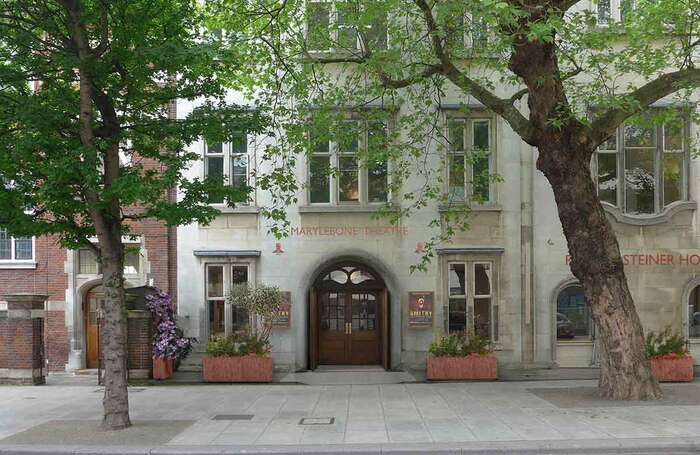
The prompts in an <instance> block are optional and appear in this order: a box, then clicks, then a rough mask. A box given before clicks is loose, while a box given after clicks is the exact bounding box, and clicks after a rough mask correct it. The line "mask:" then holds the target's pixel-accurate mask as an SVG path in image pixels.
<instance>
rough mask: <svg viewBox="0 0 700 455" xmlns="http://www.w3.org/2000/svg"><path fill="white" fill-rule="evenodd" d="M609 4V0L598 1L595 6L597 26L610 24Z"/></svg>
mask: <svg viewBox="0 0 700 455" xmlns="http://www.w3.org/2000/svg"><path fill="white" fill-rule="evenodd" d="M610 2H611V0H598V4H597V11H596V13H597V16H598V25H603V26H605V25H608V24H609V23H610V19H611V10H610V7H611V5H610Z"/></svg>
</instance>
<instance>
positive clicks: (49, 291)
mask: <svg viewBox="0 0 700 455" xmlns="http://www.w3.org/2000/svg"><path fill="white" fill-rule="evenodd" d="M34 259H35V262H36V263H37V266H36V268H35V269H2V268H0V295H2V294H13V293H32V294H46V295H48V296H49V300H57V301H61V302H62V301H63V300H65V298H66V288H67V286H68V277H67V275H66V274H65V273H64V263H65V261H66V250H64V249H62V248H60V247H59V246H58V245H57V244H56V238H55V237H39V238H37V239H36V242H35V251H34Z"/></svg>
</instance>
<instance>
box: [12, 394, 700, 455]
mask: <svg viewBox="0 0 700 455" xmlns="http://www.w3.org/2000/svg"><path fill="white" fill-rule="evenodd" d="M594 386H595V382H594V381H551V382H542V381H537V382H506V383H504V382H494V383H431V384H419V383H416V384H392V385H352V386H342V385H338V386H304V385H200V386H153V387H134V388H132V390H131V394H130V402H131V417H132V420H133V421H134V422H135V426H134V428H132V429H130V430H128V431H129V432H130V433H124V437H123V438H122V440H120V441H119V442H118V444H122V445H124V446H126V447H127V448H129V447H131V449H130V450H131V452H130V453H175V452H182V453H184V452H187V453H235V452H233V451H239V452H240V451H241V450H245V451H247V453H255V452H270V451H272V452H279V453H300V452H301V451H304V452H306V451H315V452H317V453H324V452H326V453H328V452H332V451H346V452H347V451H355V452H358V451H359V452H361V453H379V452H392V451H393V452H396V451H399V450H403V451H406V450H413V451H419V452H423V450H419V449H426V450H427V449H428V448H432V449H434V450H435V451H438V452H440V453H473V451H474V450H477V449H478V450H481V452H479V453H489V450H491V451H494V450H495V452H493V453H518V452H522V453H540V452H538V451H537V450H540V451H541V450H544V449H547V450H549V451H548V452H547V453H574V452H576V453H589V452H586V450H592V451H600V453H612V452H617V451H620V450H623V449H624V450H627V451H628V452H626V453H633V452H630V450H632V449H635V450H637V449H639V450H642V448H643V447H647V449H648V450H647V449H644V450H646V451H643V452H638V453H671V452H672V451H674V450H675V451H677V452H678V453H686V452H690V451H691V450H698V447H700V404H698V403H699V401H698V399H697V397H699V396H700V383H698V382H696V383H692V384H677V385H665V386H664V389H665V390H666V391H667V394H668V398H666V399H664V400H662V401H658V402H646V403H639V402H637V403H619V402H616V403H610V402H604V401H600V400H596V399H594V398H591V397H593V395H592V393H591V391H592V388H593V387H594ZM544 389H546V390H544ZM101 392H102V391H101V388H99V387H97V386H85V385H81V386H44V387H12V386H1V387H0V403H2V406H0V453H10V451H11V450H19V449H18V447H19V446H21V447H24V448H25V449H29V448H32V449H33V450H34V451H37V450H39V449H40V448H41V447H40V446H44V447H46V450H48V452H44V453H51V451H52V450H53V453H57V452H58V451H59V449H61V447H59V446H58V445H57V444H64V446H63V449H61V450H63V451H64V452H65V453H70V452H72V451H73V450H74V449H76V448H78V447H74V446H70V445H69V444H70V443H71V441H73V442H72V444H79V445H81V446H83V448H84V449H86V453H89V450H87V449H88V448H89V446H93V447H100V448H101V449H100V450H101V451H102V452H98V453H124V452H123V450H126V449H124V448H122V449H117V447H114V444H115V442H113V439H114V438H113V435H114V433H109V432H107V434H105V432H100V431H98V430H95V425H94V422H95V421H97V420H99V419H100V417H101V412H102V406H101V399H102V393H101ZM562 397H565V398H566V399H563V398H562ZM305 417H316V418H332V419H333V421H332V423H330V424H324V422H323V421H322V420H321V419H319V420H312V421H310V422H308V423H311V425H301V424H300V423H301V419H303V418H305ZM228 419H239V420H228ZM241 419H242V420H241ZM85 421H89V422H85ZM158 421H163V422H167V421H170V422H172V426H173V427H177V431H173V434H170V435H168V436H167V438H166V439H167V440H162V438H163V437H164V436H163V434H161V433H160V432H154V431H143V427H145V426H147V425H154V423H153V422H158ZM187 421H189V422H187ZM163 422H161V423H163ZM57 428H60V429H61V430H60V431H61V432H64V433H66V436H65V438H63V439H64V440H63V441H62V440H60V438H59V439H57V437H56V431H57V430H56V429H57ZM71 428H72V429H73V430H72V431H75V432H76V433H75V434H76V435H79V436H80V437H79V438H78V437H77V436H76V437H75V438H71V437H70V435H69V433H70V432H71ZM154 433H157V436H158V437H157V438H156V437H155V435H154ZM158 438H161V439H158ZM110 441H111V442H110ZM18 445H19V446H18ZM110 446H111V447H110ZM195 446H196V447H199V452H196V451H195V452H192V448H193V447H195ZM154 448H157V450H156V449H154ZM256 448H257V449H256ZM488 448H490V449H489V450H487V449H488ZM662 448H663V449H662ZM114 449H117V450H116V452H115V451H114ZM432 449H431V450H432ZM516 449H517V450H516ZM603 449H605V450H607V451H603ZM3 450H4V451H5V452H3ZM110 450H111V451H112V452H109V451H110ZM499 450H500V452H498V451H499ZM527 450H534V451H533V452H526V451H527ZM557 450H558V451H559V452H557ZM359 452H358V453H359ZM81 453H82V452H81ZM436 453H437V452H436Z"/></svg>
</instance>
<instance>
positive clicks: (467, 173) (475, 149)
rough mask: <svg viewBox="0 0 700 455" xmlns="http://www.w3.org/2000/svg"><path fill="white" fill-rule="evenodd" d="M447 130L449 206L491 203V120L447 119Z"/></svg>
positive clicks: (492, 163) (492, 169)
mask: <svg viewBox="0 0 700 455" xmlns="http://www.w3.org/2000/svg"><path fill="white" fill-rule="evenodd" d="M447 129H448V131H447V138H448V142H449V144H448V165H447V173H448V178H447V182H448V200H449V202H450V203H454V202H466V201H470V200H471V201H474V202H477V203H480V204H483V203H488V202H493V199H494V197H493V193H494V191H493V184H492V177H491V176H492V174H493V171H494V151H493V132H492V120H491V119H490V118H451V119H449V121H448V127H447Z"/></svg>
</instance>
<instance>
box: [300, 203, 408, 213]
mask: <svg viewBox="0 0 700 455" xmlns="http://www.w3.org/2000/svg"><path fill="white" fill-rule="evenodd" d="M387 209H388V210H389V211H390V212H395V211H397V210H398V207H396V206H394V205H391V206H389V207H388V208H387V207H386V205H383V204H374V205H371V204H365V205H359V204H358V205H351V204H347V205H342V204H340V205H301V206H299V213H377V212H381V211H383V210H387Z"/></svg>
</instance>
